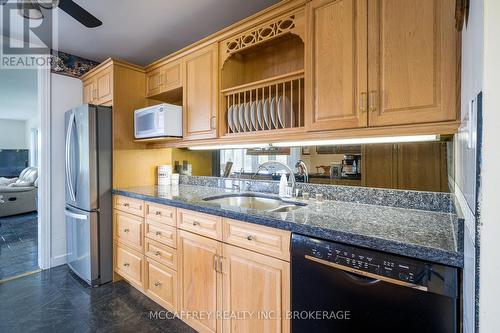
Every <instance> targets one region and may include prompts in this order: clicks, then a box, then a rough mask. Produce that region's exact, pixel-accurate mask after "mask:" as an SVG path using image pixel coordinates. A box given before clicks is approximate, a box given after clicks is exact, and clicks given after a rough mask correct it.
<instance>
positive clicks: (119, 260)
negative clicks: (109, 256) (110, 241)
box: [114, 242, 144, 290]
mask: <svg viewBox="0 0 500 333" xmlns="http://www.w3.org/2000/svg"><path fill="white" fill-rule="evenodd" d="M114 250H115V251H114V256H115V260H114V266H115V267H114V271H115V272H116V273H118V274H120V275H121V276H122V277H124V278H125V279H126V280H127V281H129V282H130V283H131V284H132V285H133V286H134V287H136V288H138V289H141V290H142V289H143V288H144V256H143V255H142V253H140V252H137V251H135V250H133V249H131V248H128V247H127V246H126V245H124V244H122V243H120V242H115V246H114Z"/></svg>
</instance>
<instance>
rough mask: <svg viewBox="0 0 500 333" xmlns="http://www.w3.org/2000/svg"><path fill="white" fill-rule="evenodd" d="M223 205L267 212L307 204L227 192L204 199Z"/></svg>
mask: <svg viewBox="0 0 500 333" xmlns="http://www.w3.org/2000/svg"><path fill="white" fill-rule="evenodd" d="M203 200H204V201H209V202H213V203H217V204H219V205H221V206H233V207H241V208H249V209H255V210H261V211H267V212H288V211H291V210H295V209H298V208H300V207H304V206H307V204H305V203H301V202H292V201H285V200H283V199H281V198H278V197H272V196H266V195H256V194H251V193H248V194H242V193H238V194H236V193H235V194H225V195H219V196H214V197H208V198H205V199H203Z"/></svg>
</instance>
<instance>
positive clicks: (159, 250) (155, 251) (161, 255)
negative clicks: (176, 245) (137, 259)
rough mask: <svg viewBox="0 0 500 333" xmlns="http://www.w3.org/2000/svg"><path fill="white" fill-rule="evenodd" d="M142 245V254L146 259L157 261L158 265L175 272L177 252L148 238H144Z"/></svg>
mask: <svg viewBox="0 0 500 333" xmlns="http://www.w3.org/2000/svg"><path fill="white" fill-rule="evenodd" d="M144 243H145V250H144V254H145V255H146V256H147V257H149V258H151V259H154V260H156V261H158V262H159V263H160V264H163V265H165V266H167V267H170V268H172V269H174V270H177V250H175V249H173V248H171V247H168V246H166V245H163V244H161V243H159V242H157V241H154V240H152V239H149V238H146V239H145V240H144Z"/></svg>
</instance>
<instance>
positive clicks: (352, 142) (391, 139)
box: [273, 134, 439, 147]
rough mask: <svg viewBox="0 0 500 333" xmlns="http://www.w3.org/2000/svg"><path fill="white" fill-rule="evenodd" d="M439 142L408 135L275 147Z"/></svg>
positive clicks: (313, 141) (283, 143) (305, 142)
mask: <svg viewBox="0 0 500 333" xmlns="http://www.w3.org/2000/svg"><path fill="white" fill-rule="evenodd" d="M426 141H439V135H435V134H432V135H406V136H381V137H370V138H353V139H334V140H311V141H285V142H276V143H273V146H275V147H304V146H335V145H360V144H372V143H398V142H426Z"/></svg>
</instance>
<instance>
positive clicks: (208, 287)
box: [178, 230, 222, 333]
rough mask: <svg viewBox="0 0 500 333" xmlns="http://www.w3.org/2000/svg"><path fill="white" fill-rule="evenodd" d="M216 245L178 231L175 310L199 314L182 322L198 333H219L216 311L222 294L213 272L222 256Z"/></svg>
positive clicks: (213, 242) (218, 245)
mask: <svg viewBox="0 0 500 333" xmlns="http://www.w3.org/2000/svg"><path fill="white" fill-rule="evenodd" d="M221 247H222V245H221V243H220V242H218V241H216V240H213V239H210V238H206V237H203V236H199V235H195V234H193V233H190V232H186V231H183V230H179V245H178V251H179V252H178V253H179V267H178V271H179V280H180V284H179V288H180V303H179V308H178V310H179V311H181V312H185V313H188V312H190V313H198V314H203V316H200V317H198V318H196V317H190V318H186V319H185V321H186V322H187V323H188V324H189V325H190V326H191V327H193V328H194V329H195V330H196V331H198V332H201V333H207V332H221V330H220V325H221V322H220V320H218V319H217V311H218V310H220V307H221V300H220V296H221V294H222V291H221V286H222V279H221V276H220V275H221V274H219V273H218V272H217V270H216V267H217V265H218V258H219V257H220V255H221V252H222V248H221Z"/></svg>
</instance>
